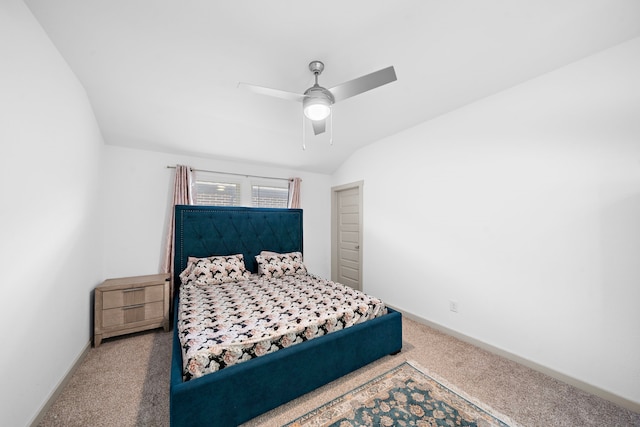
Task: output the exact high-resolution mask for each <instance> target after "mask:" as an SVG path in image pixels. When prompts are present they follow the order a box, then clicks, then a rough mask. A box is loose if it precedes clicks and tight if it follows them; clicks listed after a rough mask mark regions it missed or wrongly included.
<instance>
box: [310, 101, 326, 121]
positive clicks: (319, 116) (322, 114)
mask: <svg viewBox="0 0 640 427" xmlns="http://www.w3.org/2000/svg"><path fill="white" fill-rule="evenodd" d="M329 114H331V107H329V105H327V104H323V103H310V104H309V105H307V106H306V107H304V115H305V116H307V118H308V119H309V120H313V121H318V120H324V119H326V118H327V117H329Z"/></svg>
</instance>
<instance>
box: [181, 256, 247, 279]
mask: <svg viewBox="0 0 640 427" xmlns="http://www.w3.org/2000/svg"><path fill="white" fill-rule="evenodd" d="M250 275H251V272H249V271H248V270H247V269H246V268H245V266H244V256H243V255H242V254H237V255H226V256H213V257H208V258H195V257H189V259H188V262H187V268H185V269H184V271H183V272H182V273H180V281H181V282H182V283H183V284H184V283H187V282H193V283H195V284H196V285H217V284H220V283H227V282H239V281H242V280H248V279H249V276H250Z"/></svg>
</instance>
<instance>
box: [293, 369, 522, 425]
mask: <svg viewBox="0 0 640 427" xmlns="http://www.w3.org/2000/svg"><path fill="white" fill-rule="evenodd" d="M444 382H445V381H443V380H442V379H439V380H438V381H436V380H435V379H434V378H433V375H427V371H426V370H424V369H423V368H421V367H420V366H419V365H418V364H416V363H415V362H412V361H409V362H404V363H402V364H401V365H400V366H397V367H395V368H393V369H391V370H390V371H388V372H386V373H384V374H382V375H380V376H379V377H377V378H374V379H373V380H371V381H369V382H367V383H366V384H364V385H361V386H359V387H357V388H356V389H354V390H352V391H350V392H348V393H346V394H344V395H342V396H340V397H338V398H337V399H335V400H333V401H331V402H329V403H326V404H324V405H322V406H321V407H319V408H317V409H315V410H313V411H311V412H309V413H307V414H306V415H303V416H302V417H300V418H298V419H296V420H294V421H292V422H290V423H288V424H286V425H285V427H303V426H304V427H319V426H326V427H349V426H375V427H378V426H416V427H435V426H473V427H476V426H477V427H516V424H515V423H513V421H511V420H509V419H508V418H507V417H506V416H504V415H501V414H498V413H496V412H495V411H493V410H491V408H489V407H488V406H486V405H483V404H482V403H480V402H478V401H476V400H475V399H473V398H471V397H469V396H466V395H465V394H464V393H462V392H460V391H454V390H453V389H452V387H451V386H446V385H444V384H443V383H444Z"/></svg>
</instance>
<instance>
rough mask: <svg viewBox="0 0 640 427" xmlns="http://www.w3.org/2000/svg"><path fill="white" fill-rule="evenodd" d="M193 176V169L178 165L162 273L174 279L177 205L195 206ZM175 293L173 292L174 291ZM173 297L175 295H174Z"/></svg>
mask: <svg viewBox="0 0 640 427" xmlns="http://www.w3.org/2000/svg"><path fill="white" fill-rule="evenodd" d="M192 186H193V176H192V172H191V168H190V167H189V166H184V165H176V178H175V181H174V184H173V202H172V204H171V220H170V221H169V228H168V230H167V243H166V246H165V255H164V262H163V266H162V271H163V272H164V273H170V274H171V279H173V254H174V247H173V239H174V236H175V231H174V229H173V227H174V222H175V209H174V206H175V205H192V204H193V190H192V188H193V187H192ZM172 292H173V291H172ZM172 295H173V294H172Z"/></svg>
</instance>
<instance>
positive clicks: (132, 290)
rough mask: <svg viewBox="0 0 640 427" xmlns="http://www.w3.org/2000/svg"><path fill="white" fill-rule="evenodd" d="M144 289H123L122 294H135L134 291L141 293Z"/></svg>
mask: <svg viewBox="0 0 640 427" xmlns="http://www.w3.org/2000/svg"><path fill="white" fill-rule="evenodd" d="M143 290H144V288H131V289H125V290H124V291H122V292H135V291H143Z"/></svg>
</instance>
